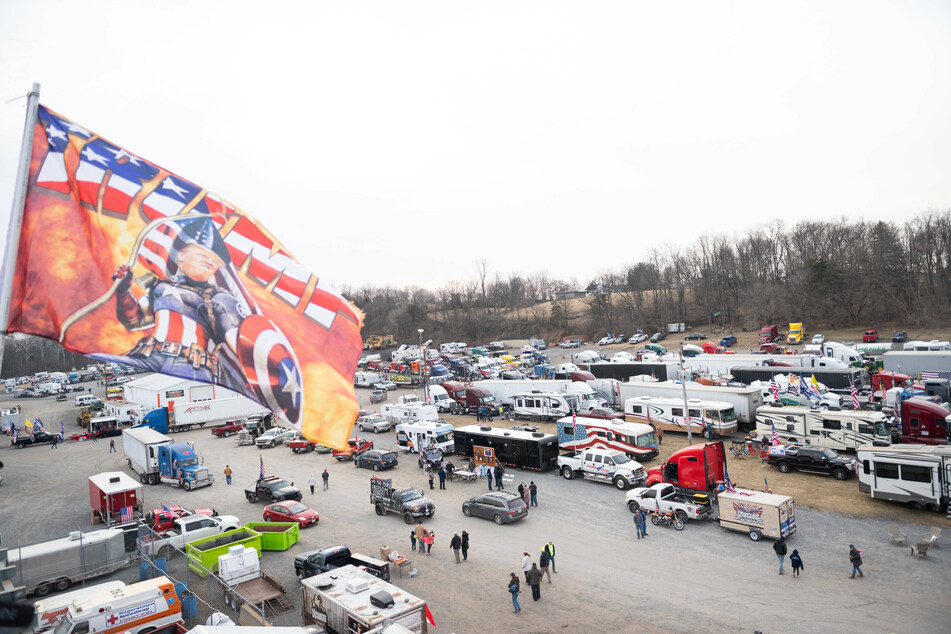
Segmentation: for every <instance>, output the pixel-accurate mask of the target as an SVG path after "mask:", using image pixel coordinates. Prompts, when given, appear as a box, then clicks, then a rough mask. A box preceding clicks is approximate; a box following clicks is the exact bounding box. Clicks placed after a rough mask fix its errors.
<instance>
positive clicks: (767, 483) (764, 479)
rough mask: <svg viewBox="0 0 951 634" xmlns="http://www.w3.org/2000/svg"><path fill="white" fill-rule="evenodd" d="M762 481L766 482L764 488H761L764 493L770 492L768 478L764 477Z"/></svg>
mask: <svg viewBox="0 0 951 634" xmlns="http://www.w3.org/2000/svg"><path fill="white" fill-rule="evenodd" d="M763 482H764V483H765V484H766V488H765V489H763V490H764V491H765V492H766V493H772V492H773V490H772V489H770V488H769V480H767V479H766V478H763Z"/></svg>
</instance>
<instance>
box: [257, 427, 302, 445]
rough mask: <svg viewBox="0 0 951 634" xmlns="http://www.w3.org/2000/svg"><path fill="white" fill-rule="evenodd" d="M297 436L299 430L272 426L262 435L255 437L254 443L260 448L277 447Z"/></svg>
mask: <svg viewBox="0 0 951 634" xmlns="http://www.w3.org/2000/svg"><path fill="white" fill-rule="evenodd" d="M296 437H297V431H296V430H293V429H283V428H281V427H272V428H271V429H269V430H267V431H266V432H264V433H263V434H261V435H260V436H258V437H257V438H255V439H254V444H255V445H257V447H258V449H263V448H265V447H276V446H277V445H280V444H283V443H285V442H290V441H291V440H292V439H294V438H296Z"/></svg>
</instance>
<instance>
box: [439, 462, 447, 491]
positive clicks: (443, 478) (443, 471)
mask: <svg viewBox="0 0 951 634" xmlns="http://www.w3.org/2000/svg"><path fill="white" fill-rule="evenodd" d="M437 475H438V476H439V488H440V489H445V488H446V469H445V468H444V467H439V471H438V472H437Z"/></svg>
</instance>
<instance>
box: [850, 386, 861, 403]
mask: <svg viewBox="0 0 951 634" xmlns="http://www.w3.org/2000/svg"><path fill="white" fill-rule="evenodd" d="M849 392H850V393H851V394H852V407H853V408H854V409H858V408H859V391H858V390H857V389H855V383H852V384H851V386H850V387H849Z"/></svg>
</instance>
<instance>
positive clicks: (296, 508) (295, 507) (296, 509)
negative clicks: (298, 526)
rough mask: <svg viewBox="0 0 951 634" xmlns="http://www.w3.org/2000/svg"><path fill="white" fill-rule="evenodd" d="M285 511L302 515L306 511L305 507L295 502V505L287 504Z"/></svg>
mask: <svg viewBox="0 0 951 634" xmlns="http://www.w3.org/2000/svg"><path fill="white" fill-rule="evenodd" d="M287 510H288V511H289V512H291V513H304V512H306V511H307V507H306V506H304V505H303V504H301V503H300V502H297V503H296V504H289V505H288V506H287Z"/></svg>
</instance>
